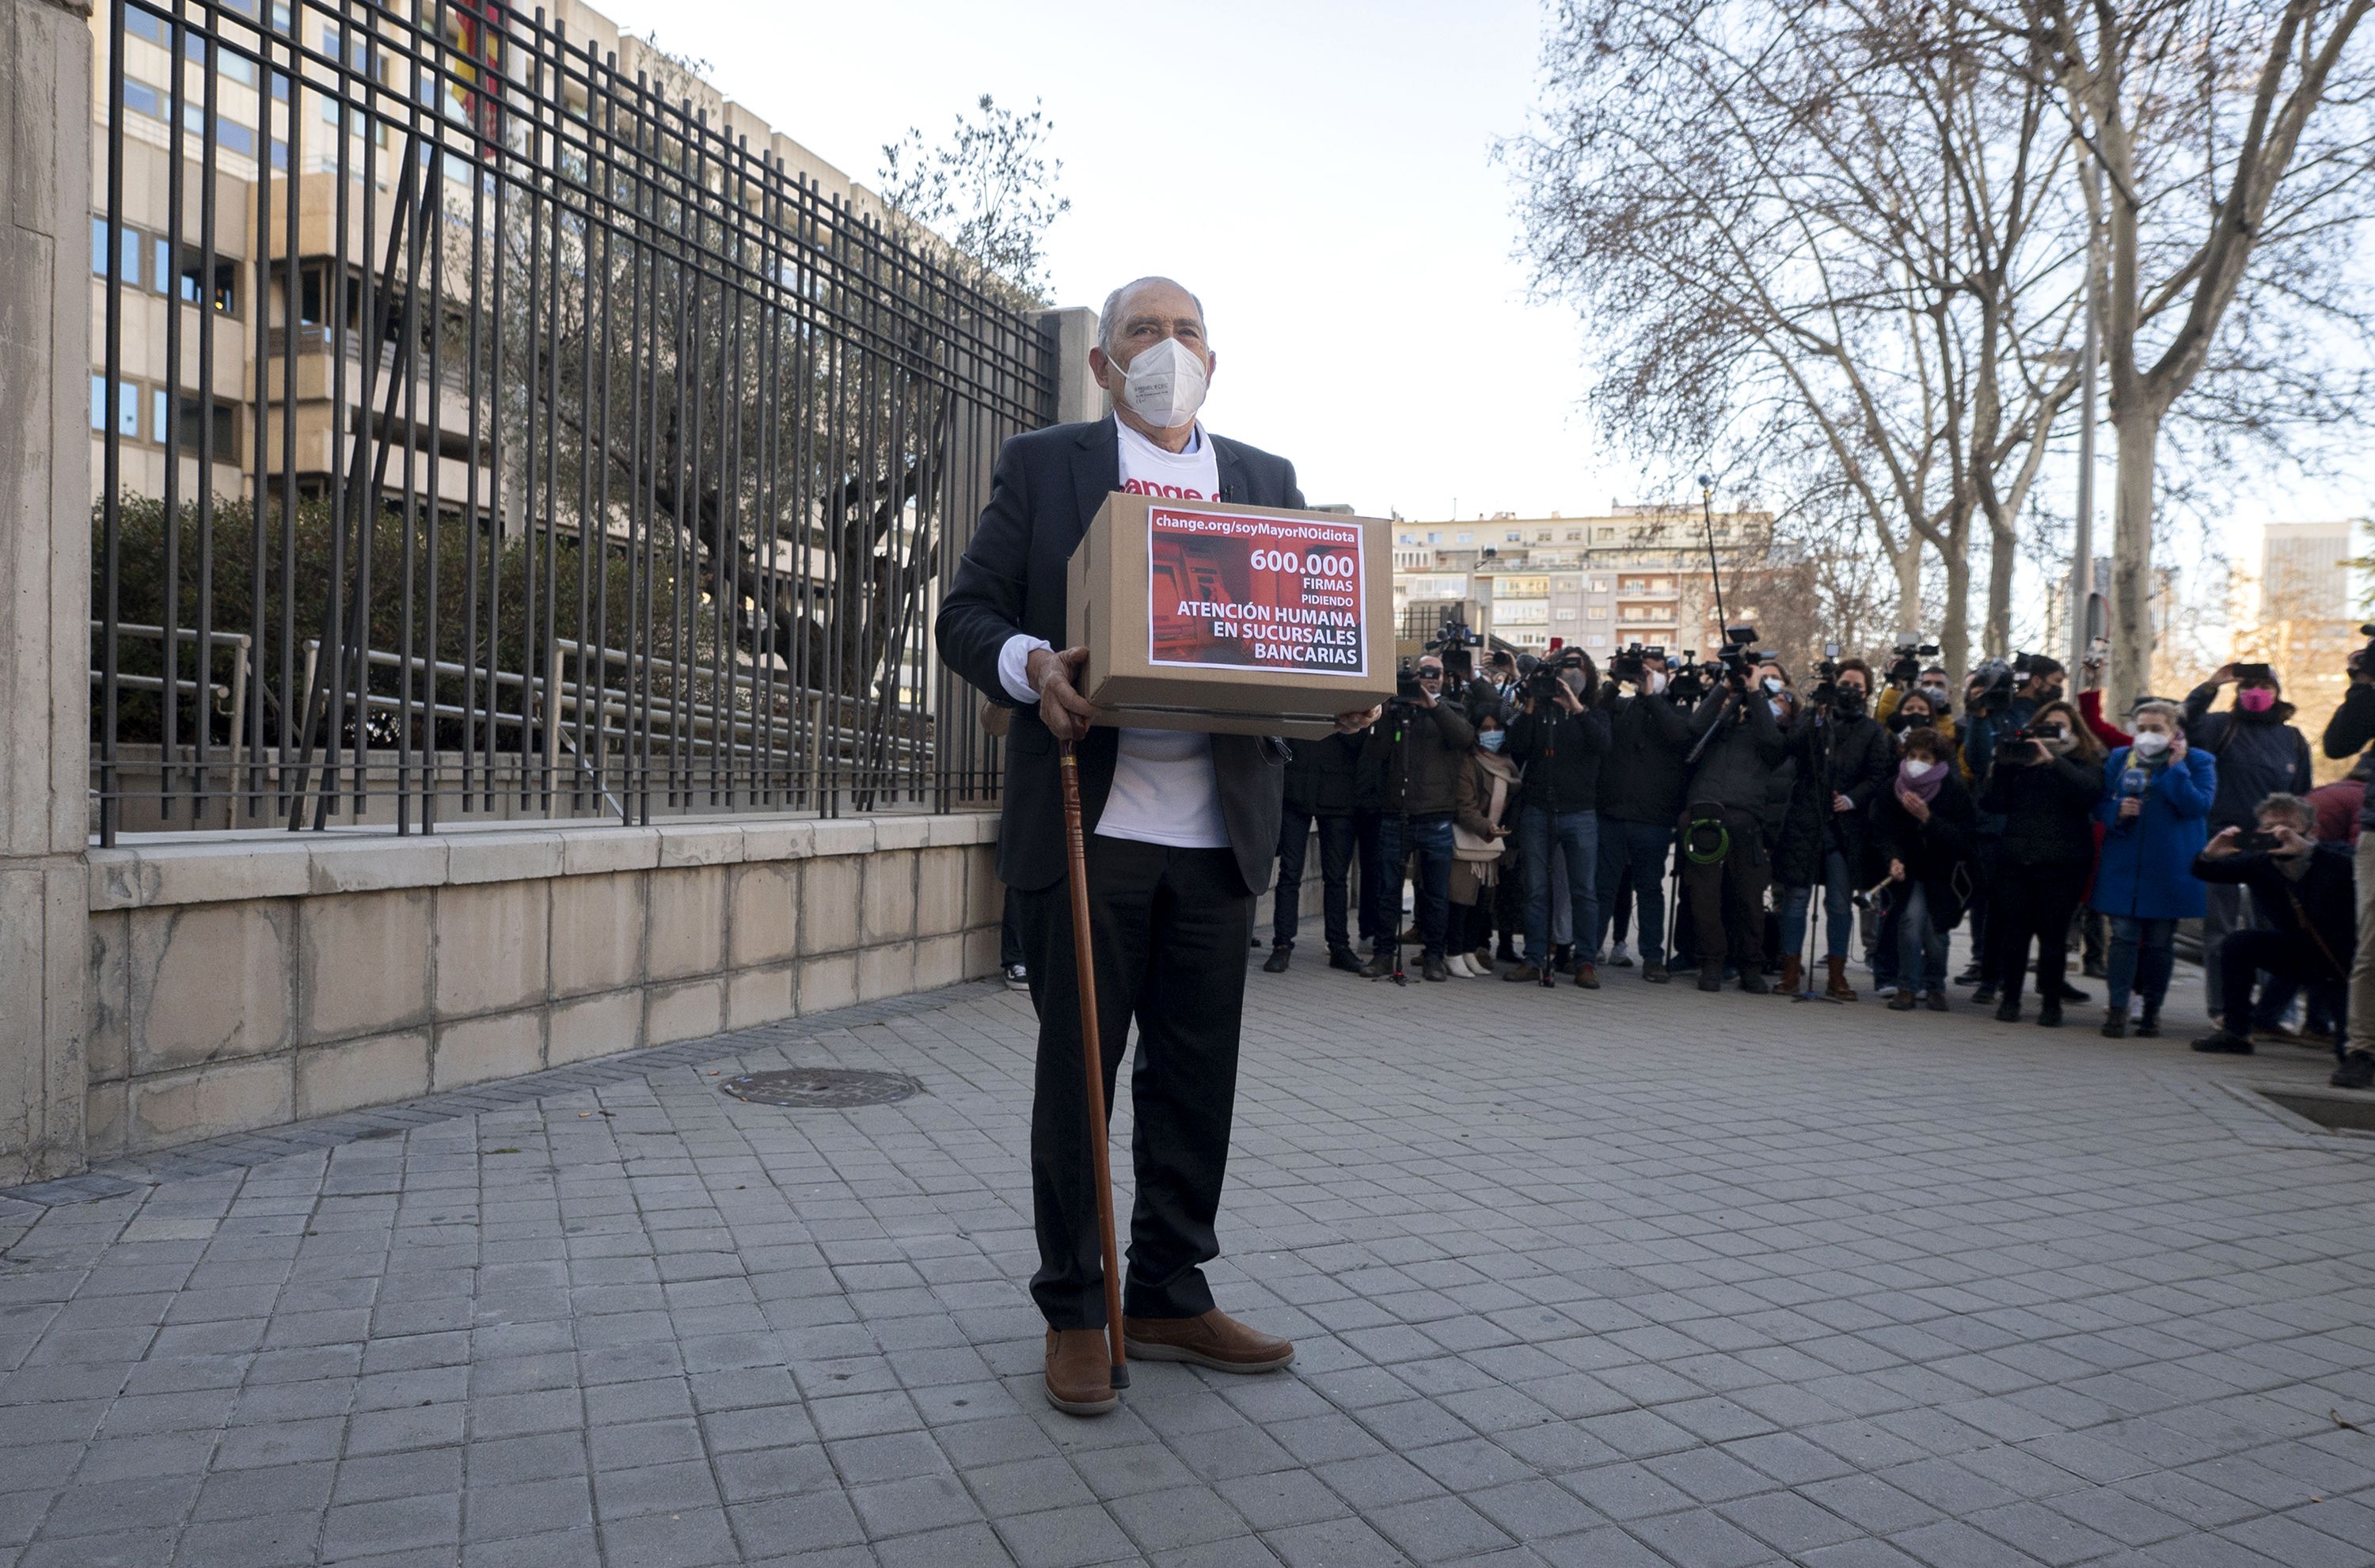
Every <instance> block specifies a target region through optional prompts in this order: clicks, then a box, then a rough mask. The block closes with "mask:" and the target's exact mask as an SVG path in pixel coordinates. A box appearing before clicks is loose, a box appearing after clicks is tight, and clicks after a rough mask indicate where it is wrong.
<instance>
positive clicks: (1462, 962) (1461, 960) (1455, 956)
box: [1443, 953, 1476, 980]
mask: <svg viewBox="0 0 2375 1568" xmlns="http://www.w3.org/2000/svg"><path fill="white" fill-rule="evenodd" d="M1443 967H1444V968H1446V969H1447V970H1449V971H1451V973H1454V974H1456V975H1458V976H1459V978H1460V979H1462V980H1473V979H1475V978H1476V972H1475V971H1474V970H1472V969H1471V968H1469V967H1468V960H1467V958H1466V956H1465V955H1463V954H1460V953H1452V954H1449V955H1447V957H1446V958H1445V959H1444V961H1443Z"/></svg>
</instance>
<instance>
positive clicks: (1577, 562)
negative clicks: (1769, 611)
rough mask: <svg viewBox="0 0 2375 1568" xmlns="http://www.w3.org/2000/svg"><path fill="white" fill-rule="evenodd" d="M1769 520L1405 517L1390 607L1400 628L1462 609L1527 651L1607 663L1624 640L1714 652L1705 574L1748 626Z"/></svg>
mask: <svg viewBox="0 0 2375 1568" xmlns="http://www.w3.org/2000/svg"><path fill="white" fill-rule="evenodd" d="M1772 531H1773V519H1772V515H1771V514H1770V513H1765V512H1757V511H1731V512H1722V513H1716V514H1715V515H1714V517H1713V518H1712V519H1711V520H1710V519H1708V518H1707V517H1705V516H1703V515H1702V514H1701V513H1700V512H1699V510H1698V509H1697V508H1696V507H1672V506H1654V505H1624V504H1619V505H1616V506H1613V507H1612V508H1611V509H1610V510H1609V511H1608V512H1607V513H1601V514H1596V515H1590V516H1576V517H1568V516H1565V515H1563V514H1561V513H1555V512H1554V513H1551V514H1550V515H1549V516H1548V517H1518V516H1517V515H1515V514H1513V513H1497V514H1495V515H1494V516H1491V517H1477V518H1473V519H1468V518H1460V519H1452V520H1447V521H1442V522H1430V521H1423V520H1415V519H1413V520H1405V521H1401V522H1398V523H1397V524H1396V525H1395V527H1394V600H1395V607H1396V610H1397V613H1398V615H1399V616H1400V617H1401V618H1402V619H1405V620H1406V621H1407V620H1408V619H1410V617H1411V616H1412V614H1415V615H1416V616H1417V617H1418V618H1419V619H1426V617H1427V615H1428V614H1429V613H1431V612H1429V611H1428V609H1427V607H1429V606H1453V605H1465V606H1468V607H1471V609H1470V611H1469V614H1470V618H1471V620H1472V621H1473V622H1475V623H1476V625H1477V630H1478V631H1485V632H1489V634H1490V635H1492V636H1494V637H1496V638H1498V639H1500V640H1501V641H1503V642H1506V643H1510V644H1512V645H1514V646H1516V647H1518V648H1520V649H1525V650H1529V651H1532V652H1537V653H1539V652H1544V651H1547V650H1548V649H1549V648H1550V647H1551V646H1552V645H1553V644H1554V643H1555V644H1557V645H1559V646H1562V647H1580V648H1582V649H1583V650H1584V651H1585V652H1586V653H1588V654H1591V655H1592V657H1593V658H1594V659H1596V660H1599V661H1601V662H1602V663H1605V662H1606V660H1607V657H1608V655H1609V654H1612V653H1613V652H1614V651H1615V650H1616V649H1618V648H1619V647H1622V646H1625V645H1626V644H1629V643H1645V644H1651V645H1656V646H1662V647H1666V648H1696V649H1701V650H1707V649H1712V648H1714V647H1715V646H1716V645H1717V644H1718V643H1719V642H1720V641H1721V638H1722V622H1721V619H1720V618H1719V616H1718V613H1717V609H1716V603H1715V595H1714V592H1713V586H1712V578H1711V577H1710V573H1709V566H1710V555H1709V547H1710V544H1712V547H1713V557H1712V560H1713V561H1714V562H1715V563H1716V564H1717V565H1719V568H1720V570H1721V572H1722V574H1723V579H1724V584H1725V592H1726V595H1728V597H1727V602H1726V605H1725V609H1726V610H1727V611H1728V612H1729V613H1730V614H1731V617H1732V618H1733V619H1735V620H1741V619H1746V620H1754V619H1755V613H1756V610H1757V606H1756V604H1755V601H1754V598H1753V597H1752V598H1750V599H1748V600H1746V601H1745V602H1732V600H1731V598H1730V597H1729V595H1733V594H1734V593H1735V592H1736V591H1737V589H1738V587H1739V586H1740V585H1741V584H1743V583H1753V582H1754V580H1755V574H1756V573H1758V572H1761V570H1762V569H1763V568H1764V567H1765V565H1766V561H1767V558H1768V556H1769V554H1770V551H1771V547H1772Z"/></svg>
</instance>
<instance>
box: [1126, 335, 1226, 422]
mask: <svg viewBox="0 0 2375 1568" xmlns="http://www.w3.org/2000/svg"><path fill="white" fill-rule="evenodd" d="M1117 368H1119V367H1117ZM1121 376H1122V386H1121V400H1122V401H1123V402H1124V403H1127V404H1128V405H1129V411H1130V412H1131V413H1133V414H1135V415H1137V416H1138V417H1139V418H1140V419H1144V420H1145V421H1146V422H1147V423H1148V424H1150V425H1152V426H1153V427H1154V428H1155V429H1157V430H1177V429H1178V428H1179V427H1180V426H1182V425H1184V424H1186V423H1188V420H1190V419H1194V418H1195V417H1196V410H1197V409H1199V408H1201V407H1203V406H1204V388H1205V386H1206V385H1207V383H1209V382H1210V380H1211V377H1210V375H1209V374H1208V373H1207V371H1205V369H1204V358H1203V356H1202V355H1200V354H1199V353H1197V352H1196V351H1195V350H1194V349H1192V348H1188V345H1186V344H1185V343H1182V342H1180V341H1179V339H1177V338H1176V337H1166V338H1164V340H1163V341H1162V342H1160V343H1157V344H1154V345H1152V347H1150V348H1141V349H1140V350H1139V355H1138V358H1137V359H1135V360H1131V361H1130V362H1129V365H1128V368H1127V369H1123V370H1122V371H1121Z"/></svg>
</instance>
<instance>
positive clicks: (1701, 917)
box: [1682, 809, 1772, 978]
mask: <svg viewBox="0 0 2375 1568" xmlns="http://www.w3.org/2000/svg"><path fill="white" fill-rule="evenodd" d="M1701 815H1704V813H1701ZM1721 815H1722V817H1723V823H1724V827H1725V829H1726V830H1727V831H1729V832H1730V834H1731V847H1730V849H1729V850H1728V851H1727V852H1726V853H1725V855H1724V857H1723V858H1722V859H1721V860H1719V861H1715V862H1713V863H1712V864H1709V865H1706V866H1701V865H1699V864H1697V863H1696V861H1694V860H1692V859H1691V858H1690V857H1689V856H1688V855H1684V857H1683V896H1684V898H1686V899H1688V900H1689V901H1690V906H1691V938H1692V940H1693V941H1695V942H1696V943H1697V952H1698V960H1699V973H1700V975H1701V977H1702V978H1704V977H1705V976H1707V975H1708V974H1715V975H1721V974H1722V973H1723V965H1724V961H1725V960H1726V959H1727V958H1729V959H1730V960H1731V961H1732V962H1733V963H1736V964H1738V965H1739V966H1740V972H1741V973H1743V974H1748V973H1754V971H1755V966H1756V964H1757V962H1758V961H1759V955H1760V954H1761V953H1762V952H1763V951H1764V947H1765V884H1766V881H1767V880H1768V879H1769V878H1771V876H1772V862H1771V861H1770V859H1769V858H1768V857H1767V856H1766V852H1765V830H1764V824H1763V823H1762V822H1760V821H1759V820H1758V819H1757V816H1756V814H1755V812H1753V811H1742V810H1737V809H1726V810H1725V811H1723V812H1722V814H1721ZM1693 817H1694V813H1692V812H1689V811H1685V812H1684V813H1683V817H1682V831H1683V833H1684V844H1685V845H1687V844H1688V843H1689V842H1690V841H1689V834H1690V829H1691V822H1692V820H1693Z"/></svg>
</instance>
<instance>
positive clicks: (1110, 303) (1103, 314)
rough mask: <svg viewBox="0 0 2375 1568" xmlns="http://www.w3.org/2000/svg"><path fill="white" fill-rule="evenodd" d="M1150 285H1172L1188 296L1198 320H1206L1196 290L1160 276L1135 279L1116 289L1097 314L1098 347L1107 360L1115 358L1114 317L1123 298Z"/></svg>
mask: <svg viewBox="0 0 2375 1568" xmlns="http://www.w3.org/2000/svg"><path fill="white" fill-rule="evenodd" d="M1150 283H1168V284H1170V285H1171V287H1172V288H1174V289H1178V290H1179V292H1181V293H1182V294H1185V295H1187V296H1188V303H1189V304H1191V305H1193V306H1195V307H1196V319H1197V320H1198V321H1202V320H1203V319H1204V301H1201V300H1199V299H1198V298H1196V295H1195V292H1194V290H1192V289H1189V288H1188V286H1187V285H1185V284H1183V283H1180V282H1177V281H1176V280H1175V279H1172V278H1168V277H1162V276H1160V275H1153V276H1149V277H1133V278H1131V279H1130V280H1129V281H1128V282H1127V283H1125V284H1123V285H1122V286H1121V287H1120V288H1118V289H1115V290H1114V291H1113V292H1112V293H1110V294H1108V295H1106V296H1105V309H1104V310H1102V311H1099V312H1097V347H1098V348H1102V349H1104V350H1105V357H1106V358H1107V359H1111V358H1112V357H1113V335H1114V315H1115V313H1116V312H1118V311H1119V310H1120V309H1121V301H1122V296H1123V295H1125V294H1127V293H1128V292H1129V291H1130V290H1131V289H1143V288H1145V287H1146V286H1147V285H1148V284H1150Z"/></svg>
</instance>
